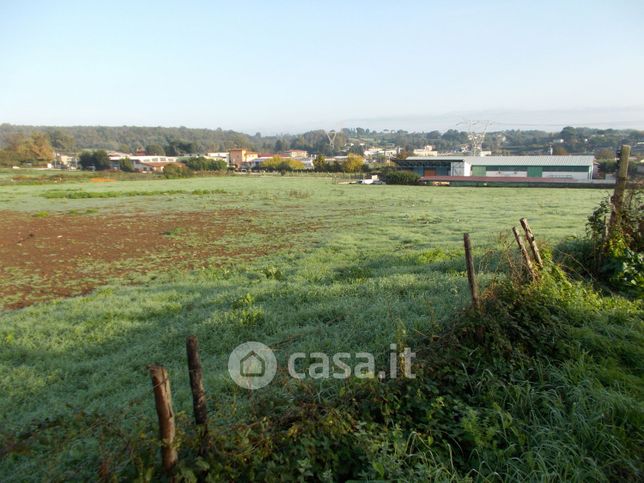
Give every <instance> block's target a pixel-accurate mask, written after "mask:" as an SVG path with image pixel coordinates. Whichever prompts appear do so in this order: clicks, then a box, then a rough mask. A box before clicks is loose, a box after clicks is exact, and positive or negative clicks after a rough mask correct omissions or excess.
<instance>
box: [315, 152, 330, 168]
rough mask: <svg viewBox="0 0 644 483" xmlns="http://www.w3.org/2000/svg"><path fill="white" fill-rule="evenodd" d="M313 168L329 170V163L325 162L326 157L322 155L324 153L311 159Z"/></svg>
mask: <svg viewBox="0 0 644 483" xmlns="http://www.w3.org/2000/svg"><path fill="white" fill-rule="evenodd" d="M313 169H314V170H315V171H319V172H322V171H328V170H329V163H327V162H326V158H325V157H324V155H322V154H318V155H317V156H316V157H315V158H314V159H313Z"/></svg>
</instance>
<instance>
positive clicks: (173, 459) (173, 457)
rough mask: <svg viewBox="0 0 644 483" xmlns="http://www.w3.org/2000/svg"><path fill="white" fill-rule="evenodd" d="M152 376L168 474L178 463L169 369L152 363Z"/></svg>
mask: <svg viewBox="0 0 644 483" xmlns="http://www.w3.org/2000/svg"><path fill="white" fill-rule="evenodd" d="M149 369H150V376H151V378H152V388H153V390H154V403H155V405H156V409H157V416H158V418H159V437H160V439H161V444H162V446H161V462H162V463H163V469H164V471H165V472H166V473H167V474H171V473H172V469H173V468H174V467H175V465H176V464H177V460H178V457H177V450H176V448H175V447H174V437H175V434H176V428H175V424H174V410H173V409H172V393H171V392H170V378H169V377H168V371H167V370H166V369H165V367H163V366H157V365H151V366H150V368H149Z"/></svg>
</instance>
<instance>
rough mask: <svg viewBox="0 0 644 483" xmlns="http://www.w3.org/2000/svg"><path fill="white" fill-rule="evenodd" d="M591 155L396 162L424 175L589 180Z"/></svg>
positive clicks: (455, 158) (480, 157)
mask: <svg viewBox="0 0 644 483" xmlns="http://www.w3.org/2000/svg"><path fill="white" fill-rule="evenodd" d="M594 159H595V158H594V156H585V155H579V156H578V155H573V156H437V157H429V156H411V157H409V158H407V159H405V160H402V161H396V163H397V164H398V165H399V166H400V167H402V168H405V169H411V170H413V171H415V172H416V173H418V174H419V175H420V176H421V177H423V178H428V179H431V178H444V177H472V178H484V177H485V178H539V179H561V180H574V181H589V180H591V179H592V176H593V162H594Z"/></svg>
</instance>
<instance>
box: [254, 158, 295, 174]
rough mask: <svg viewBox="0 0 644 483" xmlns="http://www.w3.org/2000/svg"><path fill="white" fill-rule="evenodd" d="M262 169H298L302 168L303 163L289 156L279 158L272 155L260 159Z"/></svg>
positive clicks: (283, 170) (282, 170)
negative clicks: (264, 159)
mask: <svg viewBox="0 0 644 483" xmlns="http://www.w3.org/2000/svg"><path fill="white" fill-rule="evenodd" d="M261 167H262V169H266V170H268V171H281V172H285V171H299V170H302V169H304V163H302V162H301V161H298V160H297V159H290V158H280V157H279V156H273V157H272V158H270V159H267V160H266V161H262V164H261Z"/></svg>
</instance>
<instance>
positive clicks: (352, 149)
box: [349, 144, 364, 156]
mask: <svg viewBox="0 0 644 483" xmlns="http://www.w3.org/2000/svg"><path fill="white" fill-rule="evenodd" d="M349 152H350V153H353V154H357V155H358V156H364V148H363V147H362V146H361V145H359V144H354V145H353V146H351V147H350V148H349Z"/></svg>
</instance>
